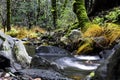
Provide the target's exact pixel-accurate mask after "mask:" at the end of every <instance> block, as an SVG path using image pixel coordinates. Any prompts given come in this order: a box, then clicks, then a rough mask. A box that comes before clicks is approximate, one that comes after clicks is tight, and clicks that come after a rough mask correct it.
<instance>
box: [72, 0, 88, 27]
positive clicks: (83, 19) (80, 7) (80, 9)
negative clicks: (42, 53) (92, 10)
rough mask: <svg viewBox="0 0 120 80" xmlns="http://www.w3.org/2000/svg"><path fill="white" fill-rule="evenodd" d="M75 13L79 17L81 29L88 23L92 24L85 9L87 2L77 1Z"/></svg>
mask: <svg viewBox="0 0 120 80" xmlns="http://www.w3.org/2000/svg"><path fill="white" fill-rule="evenodd" d="M73 11H74V13H75V14H76V15H77V19H78V21H79V27H81V28H83V27H84V26H85V25H86V23H88V22H90V21H89V18H88V16H87V12H86V8H85V0H75V3H74V4H73Z"/></svg>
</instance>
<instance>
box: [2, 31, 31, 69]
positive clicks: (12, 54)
mask: <svg viewBox="0 0 120 80" xmlns="http://www.w3.org/2000/svg"><path fill="white" fill-rule="evenodd" d="M0 56H2V60H1V61H3V62H4V61H5V63H9V62H10V64H8V65H9V66H10V67H14V66H16V61H19V63H20V64H21V65H22V66H26V65H27V64H30V60H31V58H30V56H28V53H27V52H26V50H25V47H24V45H23V44H22V42H20V41H17V43H15V41H14V40H13V38H12V37H10V36H9V35H6V34H4V33H3V32H2V31H0ZM3 57H4V58H3ZM21 58H22V59H21ZM4 59H5V60H4ZM3 62H2V63H3ZM6 65H7V64H6ZM0 67H4V66H2V65H1V66H0Z"/></svg>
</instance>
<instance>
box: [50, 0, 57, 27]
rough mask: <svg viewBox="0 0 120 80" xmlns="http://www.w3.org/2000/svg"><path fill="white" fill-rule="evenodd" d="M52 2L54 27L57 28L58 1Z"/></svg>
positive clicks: (53, 0)
mask: <svg viewBox="0 0 120 80" xmlns="http://www.w3.org/2000/svg"><path fill="white" fill-rule="evenodd" d="M51 2H52V10H51V11H52V15H53V26H54V28H56V26H57V8H56V0H51Z"/></svg>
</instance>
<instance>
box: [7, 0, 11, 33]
mask: <svg viewBox="0 0 120 80" xmlns="http://www.w3.org/2000/svg"><path fill="white" fill-rule="evenodd" d="M10 30H11V27H10V0H7V31H10Z"/></svg>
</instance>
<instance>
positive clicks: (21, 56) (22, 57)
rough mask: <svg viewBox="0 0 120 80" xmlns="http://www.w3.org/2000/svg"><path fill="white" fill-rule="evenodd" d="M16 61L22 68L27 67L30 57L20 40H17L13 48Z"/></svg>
mask: <svg viewBox="0 0 120 80" xmlns="http://www.w3.org/2000/svg"><path fill="white" fill-rule="evenodd" d="M14 51H15V57H16V60H17V61H18V62H19V63H20V64H21V65H22V67H24V68H25V67H27V66H29V64H30V62H31V57H30V56H29V55H28V53H27V51H26V49H25V46H24V45H23V43H22V41H21V40H18V41H17V42H16V43H15V46H14Z"/></svg>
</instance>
